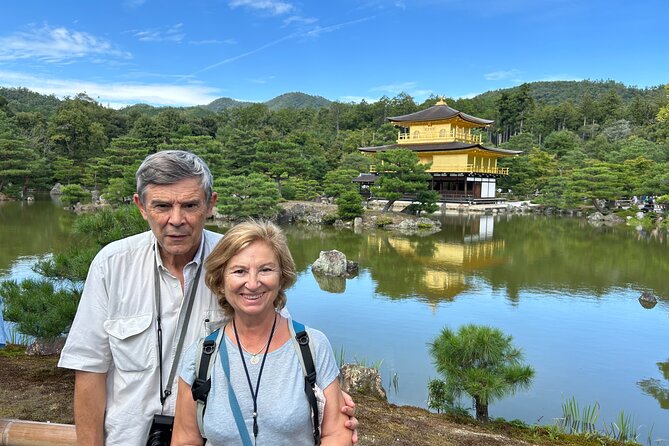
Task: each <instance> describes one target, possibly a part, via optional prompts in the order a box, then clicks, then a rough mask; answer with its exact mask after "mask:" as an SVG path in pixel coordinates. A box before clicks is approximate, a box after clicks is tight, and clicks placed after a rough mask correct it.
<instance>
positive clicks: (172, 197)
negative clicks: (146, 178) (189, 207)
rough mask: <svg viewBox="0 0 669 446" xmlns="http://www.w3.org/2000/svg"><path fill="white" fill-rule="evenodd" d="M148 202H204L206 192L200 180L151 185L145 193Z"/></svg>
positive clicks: (193, 179)
mask: <svg viewBox="0 0 669 446" xmlns="http://www.w3.org/2000/svg"><path fill="white" fill-rule="evenodd" d="M144 200H145V201H147V202H150V201H154V200H159V201H166V202H169V203H177V202H193V201H204V200H205V191H204V188H203V187H202V184H201V183H200V180H199V178H186V179H184V180H180V181H177V182H176V183H171V184H149V185H147V187H146V189H145V191H144Z"/></svg>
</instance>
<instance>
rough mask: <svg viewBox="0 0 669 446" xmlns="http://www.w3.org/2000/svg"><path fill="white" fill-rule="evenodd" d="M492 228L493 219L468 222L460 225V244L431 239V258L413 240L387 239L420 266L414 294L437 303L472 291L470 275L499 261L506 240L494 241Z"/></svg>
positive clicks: (397, 249)
mask: <svg viewBox="0 0 669 446" xmlns="http://www.w3.org/2000/svg"><path fill="white" fill-rule="evenodd" d="M493 226H494V219H493V216H488V215H486V216H481V217H480V218H479V217H475V218H470V219H467V220H465V221H464V222H463V224H462V242H457V241H440V240H435V239H432V242H433V246H431V249H430V255H423V254H421V253H420V252H419V250H418V249H417V244H418V243H419V241H418V240H416V239H410V238H404V237H397V236H389V237H388V243H389V244H390V246H392V247H393V248H394V249H395V251H396V252H397V253H398V254H400V255H401V256H402V257H404V258H405V259H406V261H407V262H412V263H414V264H419V265H420V266H421V267H422V274H420V278H419V280H418V281H417V283H416V284H415V287H416V289H415V292H416V294H420V295H423V296H425V297H426V298H427V300H429V301H430V302H432V303H435V304H436V303H438V302H440V301H443V300H453V299H454V298H455V297H456V296H457V295H458V294H460V293H462V292H463V291H466V290H468V289H469V288H471V284H470V283H469V281H468V280H467V277H468V276H470V275H471V272H473V271H478V270H481V269H484V268H487V267H490V266H491V265H494V264H496V263H499V262H501V261H502V256H501V253H502V252H503V250H504V248H505V241H504V240H494V239H493Z"/></svg>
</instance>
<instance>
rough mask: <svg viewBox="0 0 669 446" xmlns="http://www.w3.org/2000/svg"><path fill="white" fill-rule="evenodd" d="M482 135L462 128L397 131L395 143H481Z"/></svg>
mask: <svg viewBox="0 0 669 446" xmlns="http://www.w3.org/2000/svg"><path fill="white" fill-rule="evenodd" d="M481 138H482V135H475V134H472V133H469V132H466V131H463V130H450V131H445V130H443V129H442V130H440V131H428V132H425V131H421V132H418V131H415V132H413V133H409V132H399V133H398V134H397V144H415V143H444V142H466V143H472V144H481V141H482V139H481Z"/></svg>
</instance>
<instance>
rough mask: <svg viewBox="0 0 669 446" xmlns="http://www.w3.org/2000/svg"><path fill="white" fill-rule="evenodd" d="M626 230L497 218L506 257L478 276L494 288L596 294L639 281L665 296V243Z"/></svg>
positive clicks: (668, 285)
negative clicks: (640, 237) (484, 278)
mask: <svg viewBox="0 0 669 446" xmlns="http://www.w3.org/2000/svg"><path fill="white" fill-rule="evenodd" d="M629 231H630V229H629V228H626V227H624V226H620V227H599V228H596V227H593V226H591V225H590V224H588V223H587V222H586V221H585V220H584V219H581V218H574V219H571V218H546V217H543V216H537V217H534V216H519V217H513V218H510V219H501V220H500V221H499V222H497V223H496V225H495V239H496V240H497V239H504V240H505V241H506V246H507V249H506V251H505V255H504V256H505V261H504V262H502V263H500V264H499V265H498V266H496V267H493V268H491V269H489V270H486V271H485V272H484V273H483V275H484V277H486V278H488V279H489V280H490V282H491V284H492V286H493V287H494V288H497V289H508V290H522V289H528V288H533V289H547V290H558V291H560V290H565V291H569V292H571V291H574V292H583V291H585V293H587V294H590V295H594V296H601V295H604V294H607V293H609V292H611V290H612V288H617V287H621V288H626V287H629V286H630V284H643V288H644V289H647V288H650V289H652V290H653V292H654V293H656V294H659V295H660V296H661V297H662V298H664V299H666V298H667V297H668V296H669V282H667V281H666V279H665V277H667V275H669V261H668V259H667V256H666V246H664V245H662V244H661V243H658V242H657V241H640V240H638V239H637V238H636V237H635V236H634V234H633V233H630V232H629ZM637 286H638V285H637ZM639 292H641V289H640V291H639Z"/></svg>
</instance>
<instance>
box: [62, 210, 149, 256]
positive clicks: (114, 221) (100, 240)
mask: <svg viewBox="0 0 669 446" xmlns="http://www.w3.org/2000/svg"><path fill="white" fill-rule="evenodd" d="M148 229H149V227H148V225H147V223H146V221H145V220H144V218H143V217H142V214H141V213H140V212H139V210H138V209H137V207H136V206H134V205H126V206H121V207H119V208H117V209H113V210H112V209H103V210H102V211H100V212H96V213H94V214H84V215H80V216H78V217H77V219H76V220H75V222H74V225H73V232H74V233H75V234H80V235H82V236H86V235H92V236H93V237H94V241H95V243H96V244H97V245H98V246H99V247H102V246H105V245H106V244H108V243H111V242H113V241H114V240H119V239H122V238H125V237H129V236H131V235H134V234H139V233H140V232H144V231H146V230H148Z"/></svg>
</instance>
